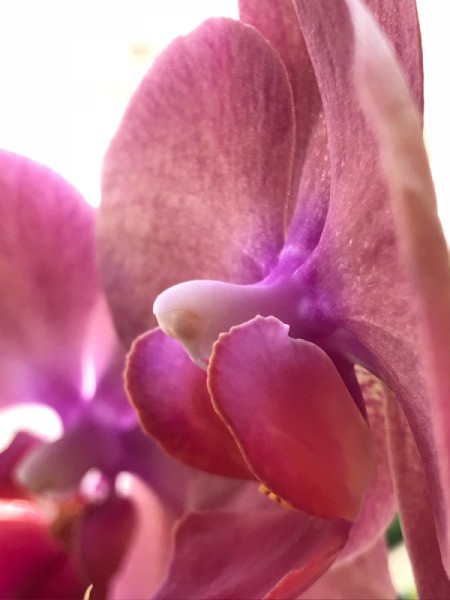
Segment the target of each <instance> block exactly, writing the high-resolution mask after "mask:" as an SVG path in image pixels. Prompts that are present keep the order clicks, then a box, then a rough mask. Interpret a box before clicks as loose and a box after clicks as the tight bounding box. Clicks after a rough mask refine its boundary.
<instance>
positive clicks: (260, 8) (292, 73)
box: [239, 0, 328, 258]
mask: <svg viewBox="0 0 450 600" xmlns="http://www.w3.org/2000/svg"><path fill="white" fill-rule="evenodd" d="M239 13H240V19H241V21H243V22H244V23H249V24H250V25H253V27H255V28H256V29H258V31H260V32H261V33H262V34H263V36H264V37H265V38H266V39H267V40H268V41H269V42H270V43H271V44H272V45H273V47H274V48H275V50H277V51H278V52H279V54H280V56H281V58H282V60H283V62H284V65H285V67H286V70H287V72H288V75H289V81H290V83H291V87H292V93H293V97H294V107H295V117H296V128H295V133H296V143H295V154H294V169H293V177H292V184H291V194H290V206H289V210H288V220H290V219H291V218H292V213H293V211H294V208H295V214H296V222H298V225H297V226H296V228H297V227H298V228H300V227H301V239H302V242H303V248H302V252H298V253H299V254H300V255H301V258H304V257H305V256H307V254H308V253H309V252H310V251H311V250H312V249H313V248H314V246H315V245H316V243H317V241H318V238H319V234H320V232H321V227H322V226H323V223H324V220H325V216H326V211H327V206H328V194H327V193H326V192H327V191H328V187H327V186H325V188H324V187H323V183H324V180H326V178H325V177H324V161H323V153H324V152H325V151H327V150H328V149H327V138H326V128H325V123H324V121H323V118H321V117H322V102H321V100H320V94H319V90H318V87H317V81H316V77H315V74H314V70H313V67H312V64H311V60H310V58H309V54H308V50H307V48H306V45H305V40H304V38H303V34H302V30H301V27H300V22H299V19H298V15H297V12H296V10H295V6H294V3H293V2H292V0H280V1H278V2H276V3H275V2H272V1H271V0H239ZM317 167H319V168H320V170H321V173H320V175H319V176H318V173H317ZM299 184H300V191H299ZM319 189H321V190H324V193H320V192H319ZM296 205H297V206H296ZM297 243H298V240H297ZM297 250H298V249H297Z"/></svg>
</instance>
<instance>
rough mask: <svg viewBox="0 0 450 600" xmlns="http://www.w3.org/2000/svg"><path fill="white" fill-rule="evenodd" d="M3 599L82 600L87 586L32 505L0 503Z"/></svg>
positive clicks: (1, 593) (0, 560)
mask: <svg viewBox="0 0 450 600" xmlns="http://www.w3.org/2000/svg"><path fill="white" fill-rule="evenodd" d="M0 548H1V552H0V597H1V598H30V600H31V599H34V598H36V599H41V598H48V599H49V600H50V599H53V598H54V599H63V598H82V596H83V593H84V590H85V589H86V586H85V584H84V583H83V582H82V580H81V578H80V577H78V575H77V574H76V572H75V568H74V564H73V562H72V560H71V558H70V557H69V554H68V553H67V552H66V551H65V550H64V549H63V547H62V546H60V544H59V543H57V542H56V540H54V539H53V538H52V537H51V534H50V529H49V524H48V522H47V521H45V520H44V519H43V518H42V516H41V515H40V514H39V513H38V512H37V510H36V507H34V505H32V504H31V503H28V502H23V501H22V502H20V501H19V502H0Z"/></svg>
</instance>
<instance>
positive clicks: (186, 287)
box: [153, 280, 297, 368]
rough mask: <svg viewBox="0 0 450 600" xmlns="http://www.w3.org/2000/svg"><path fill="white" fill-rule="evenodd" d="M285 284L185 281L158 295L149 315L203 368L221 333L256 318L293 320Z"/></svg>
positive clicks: (294, 313)
mask: <svg viewBox="0 0 450 600" xmlns="http://www.w3.org/2000/svg"><path fill="white" fill-rule="evenodd" d="M288 287H289V283H288V282H287V281H277V282H275V283H271V284H268V283H264V282H261V283H259V284H255V285H236V284H230V283H224V282H221V281H210V280H205V281H187V282H185V283H180V284H178V285H175V286H173V287H171V288H168V289H167V290H165V291H164V292H162V294H160V295H159V296H158V298H157V299H156V301H155V303H154V305H153V312H154V314H155V316H156V318H157V320H158V323H159V326H160V327H161V329H162V330H163V331H164V333H166V334H167V335H168V336H170V337H173V338H175V339H177V340H178V341H179V342H180V343H181V344H183V346H184V348H185V350H186V352H187V353H188V354H189V356H190V357H191V359H192V360H193V361H194V362H195V363H196V364H197V365H199V366H200V367H202V368H206V365H207V362H208V359H209V357H210V355H211V351H212V346H213V344H214V342H215V341H216V340H217V339H218V337H219V335H220V334H221V333H225V332H227V331H229V330H230V329H231V327H233V326H235V325H240V324H242V323H245V322H246V321H249V320H250V319H253V318H254V317H255V316H257V315H261V316H271V315H273V316H277V317H278V318H280V319H281V320H283V321H284V322H286V323H292V322H293V321H294V320H296V319H297V303H296V302H295V300H293V299H294V295H293V294H291V293H289V289H287V288H288Z"/></svg>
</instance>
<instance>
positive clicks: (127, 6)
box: [0, 0, 450, 591]
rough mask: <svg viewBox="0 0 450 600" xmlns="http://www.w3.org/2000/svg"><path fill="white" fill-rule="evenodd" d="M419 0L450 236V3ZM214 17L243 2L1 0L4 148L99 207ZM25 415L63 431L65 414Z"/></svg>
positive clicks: (401, 578)
mask: <svg viewBox="0 0 450 600" xmlns="http://www.w3.org/2000/svg"><path fill="white" fill-rule="evenodd" d="M418 4H419V12H420V18H421V23H422V33H423V42H424V64H425V75H426V79H425V85H426V91H425V101H426V114H425V133H426V140H427V145H428V149H429V154H430V160H431V163H432V169H433V175H434V179H435V184H436V188H437V195H438V201H439V210H440V213H441V218H442V220H443V223H444V227H445V229H446V232H447V236H448V238H449V239H450V203H449V201H448V199H447V198H448V186H449V183H450V165H448V164H447V162H448V155H449V150H448V144H449V140H450V115H449V110H448V107H450V86H449V82H448V79H449V75H448V73H449V70H448V67H447V64H446V63H447V60H448V57H450V36H449V35H448V31H447V30H448V23H449V22H450V18H449V17H450V3H447V2H444V1H443V0H418ZM209 16H230V17H236V16H237V0H191V1H189V0H164V3H161V2H160V1H157V0H109V1H108V0H76V1H75V0H65V1H61V0H38V1H33V0H0V82H1V92H0V147H2V148H6V149H8V150H13V151H15V152H18V153H21V154H24V155H26V156H29V157H31V158H33V159H35V160H37V161H39V162H41V163H43V164H46V165H48V166H50V167H52V168H53V169H54V170H56V171H58V172H59V173H61V174H62V175H63V176H65V177H66V178H67V179H68V180H69V181H70V182H71V183H73V184H74V185H75V186H76V187H77V188H78V189H79V190H80V191H81V192H82V193H83V195H84V196H85V198H86V199H87V201H88V202H90V203H91V204H93V205H97V204H98V203H99V200H100V169H101V162H102V156H103V154H104V152H105V150H106V148H107V145H108V142H109V139H110V138H111V136H112V135H113V133H114V131H115V129H116V127H117V124H118V122H119V120H120V117H121V115H122V113H123V111H124V109H125V106H126V104H127V101H128V99H129V97H130V95H131V94H132V92H133V90H134V89H135V88H136V86H137V85H138V83H139V81H140V80H141V78H142V77H143V75H144V74H145V72H146V71H147V69H148V67H149V66H150V65H151V62H152V60H153V59H154V57H155V56H156V55H157V54H158V52H160V51H161V50H162V49H163V48H164V46H166V45H167V44H168V43H169V42H170V40H171V39H173V38H174V37H176V36H177V35H179V34H183V33H187V32H188V31H190V30H191V29H193V28H194V27H195V26H197V25H198V24H199V23H201V21H203V20H204V19H205V18H207V17H209ZM13 413H14V411H12V413H11V415H10V417H11V418H9V419H8V418H6V417H5V415H4V416H3V419H2V423H1V424H0V447H1V445H2V441H3V442H5V440H6V438H5V436H6V434H7V431H8V430H9V433H11V428H12V427H14V422H17V420H18V422H20V423H21V424H23V423H24V420H27V419H26V415H24V414H20V415H19V416H18V415H17V414H16V415H15V416H14V414H13ZM19 413H20V410H19ZM28 416H29V417H30V420H31V421H32V422H34V423H39V422H41V423H44V422H46V425H45V426H46V427H47V433H49V435H50V436H51V437H53V436H55V437H56V436H57V435H58V432H59V424H58V422H55V423H53V425H51V419H50V421H49V420H48V419H47V420H46V419H39V418H37V417H36V416H34V413H28ZM41 416H42V415H41ZM52 427H53V430H54V432H53V434H52V433H50V430H51V429H52ZM8 437H9V436H8ZM397 554H398V555H399V558H395V557H393V559H392V565H393V574H394V577H395V579H396V582H397V585H398V587H399V589H400V590H402V591H404V590H405V589H407V588H409V587H410V585H411V574H410V571H409V570H408V565H407V563H406V562H405V553H404V550H402V549H401V548H400V549H399V550H398V551H397ZM398 561H399V562H398Z"/></svg>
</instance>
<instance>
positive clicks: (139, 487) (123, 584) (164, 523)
mask: <svg viewBox="0 0 450 600" xmlns="http://www.w3.org/2000/svg"><path fill="white" fill-rule="evenodd" d="M128 497H129V498H130V500H131V501H132V502H133V506H134V508H135V511H136V519H137V525H136V527H135V528H134V531H133V535H132V538H131V540H130V544H129V548H128V550H127V552H126V555H125V556H124V560H123V563H122V564H121V566H120V567H119V569H118V571H117V572H116V574H115V575H114V577H113V579H112V580H111V582H110V587H109V593H110V597H111V598H117V599H119V600H120V599H122V598H149V597H150V595H151V594H152V593H153V592H154V591H155V590H156V588H157V587H159V585H160V584H161V582H162V580H163V578H164V576H165V574H166V570H167V566H168V561H169V559H170V555H171V550H172V545H173V540H172V532H171V530H172V526H173V515H171V513H170V511H168V510H167V506H166V505H165V504H164V503H162V502H160V501H159V500H158V498H157V497H156V496H155V494H154V493H153V492H152V490H151V489H150V488H149V487H148V486H147V485H145V484H144V483H142V482H141V481H139V479H138V478H137V477H132V478H131V489H130V494H129V496H128Z"/></svg>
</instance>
